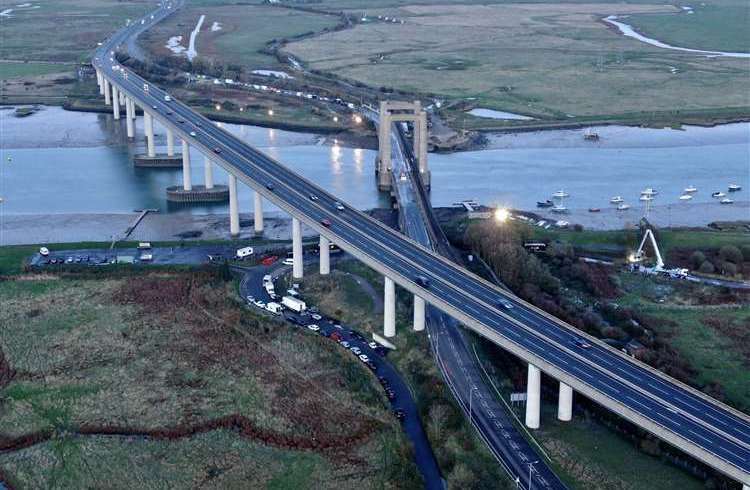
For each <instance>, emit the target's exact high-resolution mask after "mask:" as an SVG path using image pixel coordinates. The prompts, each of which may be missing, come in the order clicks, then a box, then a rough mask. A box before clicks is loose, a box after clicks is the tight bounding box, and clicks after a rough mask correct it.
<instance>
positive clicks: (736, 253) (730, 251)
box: [719, 245, 742, 264]
mask: <svg viewBox="0 0 750 490" xmlns="http://www.w3.org/2000/svg"><path fill="white" fill-rule="evenodd" d="M719 258H721V259H722V260H724V261H726V262H732V263H733V264H740V263H742V252H740V249H739V248H737V247H735V246H734V245H724V246H723V247H721V248H720V249H719Z"/></svg>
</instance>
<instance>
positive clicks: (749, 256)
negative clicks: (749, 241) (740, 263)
mask: <svg viewBox="0 0 750 490" xmlns="http://www.w3.org/2000/svg"><path fill="white" fill-rule="evenodd" d="M740 250H741V251H742V258H744V259H745V260H746V261H747V262H750V245H743V246H741V247H740Z"/></svg>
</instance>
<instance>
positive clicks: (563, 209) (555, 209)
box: [550, 206, 568, 213]
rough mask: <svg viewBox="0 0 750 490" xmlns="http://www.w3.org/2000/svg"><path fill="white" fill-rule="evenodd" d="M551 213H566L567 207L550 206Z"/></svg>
mask: <svg viewBox="0 0 750 490" xmlns="http://www.w3.org/2000/svg"><path fill="white" fill-rule="evenodd" d="M550 211H552V212H553V213H567V212H568V208H566V207H565V206H552V209H550Z"/></svg>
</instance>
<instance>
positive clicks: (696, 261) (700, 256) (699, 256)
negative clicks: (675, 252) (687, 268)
mask: <svg viewBox="0 0 750 490" xmlns="http://www.w3.org/2000/svg"><path fill="white" fill-rule="evenodd" d="M705 261H706V255H705V254H704V253H703V252H701V251H700V250H696V251H695V252H693V254H692V255H691V256H690V263H691V264H693V269H697V268H699V267H700V266H701V265H702V264H703V262H705Z"/></svg>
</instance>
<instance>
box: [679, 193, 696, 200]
mask: <svg viewBox="0 0 750 490" xmlns="http://www.w3.org/2000/svg"><path fill="white" fill-rule="evenodd" d="M692 198H693V196H691V195H690V194H683V195H681V196H680V201H689V200H691V199H692Z"/></svg>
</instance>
